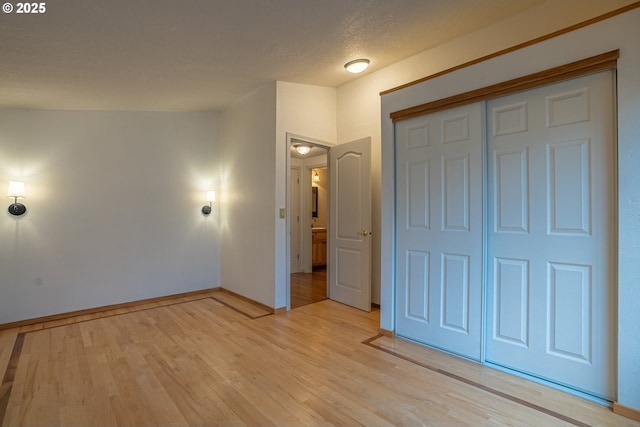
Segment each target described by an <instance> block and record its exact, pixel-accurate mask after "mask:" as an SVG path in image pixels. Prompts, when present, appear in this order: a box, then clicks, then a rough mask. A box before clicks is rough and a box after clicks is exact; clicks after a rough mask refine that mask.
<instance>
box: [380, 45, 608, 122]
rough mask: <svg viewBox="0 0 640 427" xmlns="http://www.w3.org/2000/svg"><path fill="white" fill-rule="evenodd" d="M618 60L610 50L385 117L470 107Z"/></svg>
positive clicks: (394, 118) (603, 67)
mask: <svg viewBox="0 0 640 427" xmlns="http://www.w3.org/2000/svg"><path fill="white" fill-rule="evenodd" d="M619 57H620V50H618V49H616V50H612V51H610V52H606V53H603V54H600V55H596V56H592V57H590V58H586V59H582V60H580V61H576V62H571V63H569V64H565V65H561V66H559V67H554V68H550V69H548V70H544V71H540V72H537V73H533V74H529V75H526V76H523V77H518V78H516V79H512V80H507V81H505V82H502V83H497V84H494V85H491V86H486V87H483V88H480V89H475V90H472V91H469V92H464V93H460V94H457V95H453V96H449V97H447V98H442V99H438V100H436V101H431V102H427V103H425V104H420V105H416V106H414V107H409V108H405V109H402V110H399V111H394V112H392V113H391V114H390V115H389V116H390V117H391V120H392V121H393V122H394V123H396V122H399V121H402V120H408V119H411V118H413V117H418V116H423V115H426V114H431V113H435V112H437V111H443V110H448V109H450V108H455V107H460V106H462V105H467V104H473V103H474V102H479V101H485V100H488V99H493V98H498V97H502V96H506V95H510V94H512V93H516V92H521V91H524V90H529V89H535V88H538V87H542V86H546V85H550V84H553V83H558V82H561V81H564V80H569V79H573V78H577V77H582V76H585V75H587V74H593V73H597V72H600V71H607V70H613V69H615V68H616V67H617V63H618V58H619Z"/></svg>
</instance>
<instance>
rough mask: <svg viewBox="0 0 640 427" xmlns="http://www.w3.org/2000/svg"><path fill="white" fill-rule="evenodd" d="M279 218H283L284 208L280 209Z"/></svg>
mask: <svg viewBox="0 0 640 427" xmlns="http://www.w3.org/2000/svg"><path fill="white" fill-rule="evenodd" d="M280 218H284V208H280Z"/></svg>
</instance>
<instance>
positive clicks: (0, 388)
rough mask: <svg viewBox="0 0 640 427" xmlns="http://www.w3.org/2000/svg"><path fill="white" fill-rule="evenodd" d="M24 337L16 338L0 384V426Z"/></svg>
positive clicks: (21, 334)
mask: <svg viewBox="0 0 640 427" xmlns="http://www.w3.org/2000/svg"><path fill="white" fill-rule="evenodd" d="M24 335H25V334H24V333H22V332H21V333H19V334H18V335H17V336H16V340H15V342H14V344H13V350H12V351H11V356H10V357H9V364H8V365H7V370H6V371H5V372H4V376H3V377H2V383H0V426H1V425H2V423H3V422H4V417H5V414H6V413H7V406H8V405H9V398H10V397H11V389H12V388H13V380H14V379H15V377H16V371H17V370H18V361H19V360H20V355H21V354H22V346H23V344H24Z"/></svg>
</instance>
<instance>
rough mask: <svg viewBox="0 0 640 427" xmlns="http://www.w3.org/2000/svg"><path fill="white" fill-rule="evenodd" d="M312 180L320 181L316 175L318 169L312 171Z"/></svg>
mask: <svg viewBox="0 0 640 427" xmlns="http://www.w3.org/2000/svg"><path fill="white" fill-rule="evenodd" d="M313 181H314V182H319V181H320V176H319V175H318V171H317V170H314V171H313Z"/></svg>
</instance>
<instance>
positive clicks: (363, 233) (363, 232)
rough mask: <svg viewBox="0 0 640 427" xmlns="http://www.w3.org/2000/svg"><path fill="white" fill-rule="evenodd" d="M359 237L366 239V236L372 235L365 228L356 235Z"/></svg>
mask: <svg viewBox="0 0 640 427" xmlns="http://www.w3.org/2000/svg"><path fill="white" fill-rule="evenodd" d="M358 234H359V235H361V236H364V237H367V236H371V235H372V234H373V233H372V232H370V231H368V230H367V229H366V228H365V229H364V230H362V231H361V232H359V233H358Z"/></svg>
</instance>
